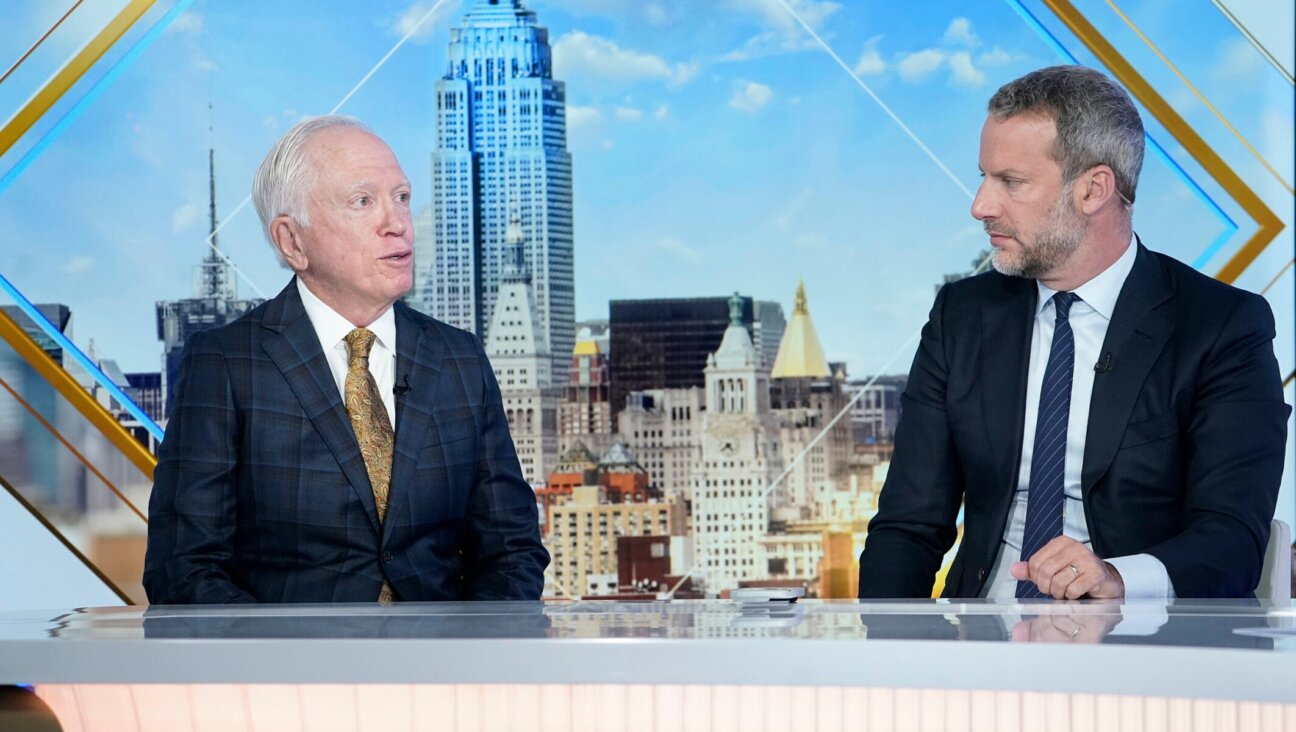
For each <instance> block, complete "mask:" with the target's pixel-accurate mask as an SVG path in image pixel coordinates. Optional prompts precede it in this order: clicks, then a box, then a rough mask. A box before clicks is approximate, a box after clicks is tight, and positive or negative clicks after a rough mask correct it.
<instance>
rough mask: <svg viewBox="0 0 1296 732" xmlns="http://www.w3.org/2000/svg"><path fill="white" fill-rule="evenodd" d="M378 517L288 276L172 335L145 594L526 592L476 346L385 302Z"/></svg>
mask: <svg viewBox="0 0 1296 732" xmlns="http://www.w3.org/2000/svg"><path fill="white" fill-rule="evenodd" d="M394 307H395V315H396V352H397V355H396V371H395V373H396V375H397V379H398V383H400V382H402V381H404V378H405V377H406V376H407V375H408V379H409V380H408V385H409V390H408V391H407V392H406V393H404V394H401V395H397V396H396V448H395V457H394V460H393V466H392V484H391V491H390V494H389V503H388V512H387V517H386V521H385V522H383V523H382V524H381V525H380V524H379V522H378V515H377V510H376V508H375V506H374V499H373V490H372V489H371V487H370V485H369V478H368V475H367V473H366V472H365V466H364V460H363V459H362V458H361V456H360V448H359V446H358V445H357V443H356V439H355V434H354V432H353V431H352V429H351V423H350V421H349V420H348V418H347V414H346V409H345V407H344V406H343V404H342V398H341V395H340V394H339V393H338V388H337V383H336V382H335V381H334V380H333V375H332V373H331V372H330V371H329V367H328V363H327V362H326V360H325V358H324V353H323V350H322V349H321V347H320V343H319V338H318V336H317V335H316V333H315V329H314V326H312V324H311V322H310V319H309V318H308V317H307V315H306V311H305V309H304V308H303V307H302V303H301V297H300V295H299V294H298V291H297V286H296V282H295V281H293V282H290V283H289V284H288V287H286V288H285V289H284V291H283V292H281V293H280V294H279V296H278V297H276V298H274V299H273V300H269V301H267V302H265V303H264V304H262V305H261V306H259V307H257V308H256V309H254V310H252V311H251V312H249V313H247V314H246V315H244V316H243V317H242V318H239V319H238V320H237V321H235V322H233V323H231V324H229V325H227V326H224V327H222V328H217V329H215V330H211V331H207V332H204V333H198V334H196V335H194V336H193V337H191V338H190V339H189V341H188V343H187V344H186V346H185V353H184V356H183V358H182V359H181V365H180V373H179V379H178V382H177V386H176V391H175V400H174V403H173V405H172V406H171V420H170V423H169V424H168V426H167V432H166V439H165V440H164V441H163V442H162V446H161V449H160V450H159V453H158V466H157V470H156V473H155V476H154V484H153V494H152V497H151V498H150V500H149V534H148V553H147V556H146V559H145V567H144V587H145V590H146V591H147V593H148V598H149V601H150V602H151V603H154V604H180V603H230V602H372V601H374V600H376V599H377V597H378V590H379V588H380V587H381V585H382V582H383V579H384V578H386V579H387V580H388V581H390V582H391V585H392V587H393V588H394V589H395V591H396V593H397V595H398V596H399V597H400V598H401V599H404V600H463V599H479V600H535V599H538V598H539V597H540V593H541V590H542V588H543V585H544V579H543V573H544V569H545V566H546V565H547V564H548V563H549V554H548V552H546V551H545V549H544V547H543V546H542V545H541V542H540V533H539V526H538V521H537V511H536V502H535V495H534V493H533V492H532V490H531V488H530V486H528V485H527V483H526V482H525V481H524V480H523V478H522V472H521V469H520V467H519V465H518V459H517V454H516V452H515V451H514V448H513V441H512V439H511V437H510V436H509V432H508V423H507V421H506V419H505V416H504V412H503V408H502V406H501V402H500V393H499V386H498V385H497V384H496V382H495V377H494V374H493V373H492V371H491V367H490V364H489V362H488V361H487V359H486V354H485V353H484V352H483V351H482V349H481V346H480V345H479V344H478V342H477V340H476V338H474V337H473V336H472V335H471V334H469V333H466V332H464V331H462V330H459V329H457V328H452V327H450V326H448V325H446V324H444V323H441V322H439V321H436V320H433V319H432V318H429V317H427V316H424V315H422V314H420V313H418V312H415V311H413V310H411V309H410V308H409V307H407V306H406V305H405V304H404V303H401V302H397V303H396V304H395V306H394Z"/></svg>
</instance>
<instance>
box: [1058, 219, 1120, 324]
mask: <svg viewBox="0 0 1296 732" xmlns="http://www.w3.org/2000/svg"><path fill="white" fill-rule="evenodd" d="M1137 256H1138V240H1137V239H1136V238H1135V237H1134V236H1133V235H1130V243H1129V246H1127V247H1125V253H1124V254H1122V255H1120V257H1119V258H1118V259H1117V260H1116V261H1115V262H1112V264H1111V266H1110V267H1108V268H1107V269H1105V270H1103V271H1102V272H1100V273H1099V274H1098V276H1097V277H1094V278H1093V279H1091V280H1089V281H1088V282H1086V283H1084V284H1083V285H1080V286H1079V287H1077V288H1076V289H1075V290H1074V292H1075V294H1076V295H1078V296H1079V297H1080V299H1081V300H1083V301H1084V302H1085V303H1086V304H1087V305H1089V307H1091V308H1093V310H1094V312H1096V313H1098V314H1099V315H1101V316H1103V317H1104V318H1106V319H1107V320H1111V318H1112V313H1113V312H1114V311H1115V310H1116V300H1117V298H1119V297H1120V292H1121V288H1122V287H1124V286H1125V280H1126V279H1127V278H1128V277H1129V273H1130V271H1132V270H1133V269H1134V260H1135V258H1136V257H1137ZM1035 286H1036V287H1037V288H1038V289H1039V300H1038V301H1037V303H1036V305H1035V315H1036V316H1038V315H1039V314H1040V313H1042V312H1044V306H1046V305H1048V303H1049V301H1050V300H1051V299H1052V298H1053V295H1055V294H1057V292H1058V291H1057V290H1054V289H1053V288H1051V287H1049V286H1048V285H1045V284H1044V283H1043V282H1040V281H1039V280H1035Z"/></svg>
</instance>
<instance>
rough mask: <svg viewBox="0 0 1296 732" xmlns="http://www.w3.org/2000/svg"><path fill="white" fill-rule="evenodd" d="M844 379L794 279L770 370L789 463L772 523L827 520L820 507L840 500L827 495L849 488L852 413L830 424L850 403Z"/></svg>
mask: <svg viewBox="0 0 1296 732" xmlns="http://www.w3.org/2000/svg"><path fill="white" fill-rule="evenodd" d="M845 382H846V373H845V368H844V367H840V366H839V367H838V368H833V365H832V364H830V363H829V362H828V359H827V358H825V357H824V350H823V346H822V345H821V344H820V342H819V334H818V333H817V332H816V330H815V325H814V320H813V319H812V318H811V317H810V306H809V304H808V302H807V300H806V293H805V284H804V283H802V282H798V283H797V290H796V300H795V302H794V304H793V306H792V320H791V321H790V322H789V323H788V325H787V329H786V330H784V331H783V341H782V343H780V344H779V350H778V356H777V357H776V358H775V359H774V368H773V370H772V371H771V372H770V406H771V408H772V409H773V410H774V414H775V415H777V416H778V418H779V423H780V434H779V445H780V447H781V449H782V451H783V459H784V461H785V462H786V463H787V464H788V465H789V466H790V467H791V470H790V471H789V472H788V474H787V476H786V477H785V478H784V480H783V483H782V485H780V487H779V488H778V489H777V490H776V491H774V493H773V494H772V496H771V499H772V500H771V504H772V511H773V517H774V519H775V520H776V521H779V522H783V523H787V522H795V521H805V520H811V519H822V518H825V516H824V510H823V506H825V505H832V503H833V502H834V501H833V499H835V498H840V497H839V496H833V495H830V494H831V493H834V492H837V491H840V490H845V489H846V488H847V485H848V481H847V478H846V468H847V461H848V460H849V458H850V450H851V422H850V415H849V414H844V415H842V418H841V419H839V420H838V421H837V422H836V423H835V424H833V425H832V427H831V428H829V427H828V425H829V423H831V422H832V420H833V418H835V417H836V416H837V415H838V414H839V413H840V412H842V411H843V410H844V409H845V408H846V404H847V403H848V401H849V397H848V395H847V393H846V391H845ZM824 430H827V433H826V434H822V436H821V433H824ZM802 453H804V455H803V454H802ZM838 502H839V501H838Z"/></svg>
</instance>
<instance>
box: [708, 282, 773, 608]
mask: <svg viewBox="0 0 1296 732" xmlns="http://www.w3.org/2000/svg"><path fill="white" fill-rule="evenodd" d="M769 389H770V386H769V367H768V366H766V365H765V363H764V358H763V357H762V356H761V354H760V352H759V351H758V350H756V347H755V346H754V345H753V344H752V338H751V334H749V333H748V332H747V328H746V326H745V325H744V323H743V298H742V297H741V296H739V295H738V294H737V293H735V294H734V296H733V297H732V298H731V299H730V301H729V327H728V329H727V330H725V333H724V338H723V340H721V342H720V348H719V349H717V350H716V351H715V353H713V354H711V355H710V356H709V357H708V358H707V367H706V411H705V412H703V413H702V430H701V432H702V457H701V460H700V461H699V464H698V466H697V467H696V468H695V469H694V471H693V476H692V479H693V530H694V541H695V543H696V547H697V564H698V566H699V569H700V572H699V573H700V574H701V576H702V577H704V578H705V582H706V587H707V592H709V593H713V592H720V591H722V590H726V589H733V588H735V587H737V586H738V583H739V582H741V581H743V580H752V579H760V578H764V577H766V576H767V575H768V574H769V568H768V566H767V562H766V557H765V551H764V548H763V546H762V544H761V542H760V538H761V537H762V536H764V535H765V533H766V531H767V529H768V526H769V502H768V497H767V496H766V489H767V488H768V487H769V486H770V485H771V484H772V483H773V481H774V479H775V478H777V477H778V475H779V473H780V472H782V469H783V456H782V452H781V450H780V449H779V444H778V437H779V428H778V423H777V420H776V419H775V418H774V417H773V415H772V414H771V413H770V391H769Z"/></svg>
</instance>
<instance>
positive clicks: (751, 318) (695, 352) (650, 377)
mask: <svg viewBox="0 0 1296 732" xmlns="http://www.w3.org/2000/svg"><path fill="white" fill-rule="evenodd" d="M608 309H609V314H610V316H611V319H610V325H609V328H610V330H611V344H610V346H609V350H610V356H609V358H610V363H611V365H610V370H609V376H610V378H611V380H612V397H611V398H612V412H613V413H614V414H616V413H619V412H620V411H621V410H622V409H625V408H626V406H627V405H626V396H627V395H628V394H630V392H633V391H644V390H647V389H687V388H689V387H692V386H699V387H700V386H702V385H703V383H704V382H705V379H704V376H703V371H704V370H705V369H706V365H707V356H708V355H709V354H711V353H713V352H714V351H715V350H716V348H717V347H719V345H720V341H721V340H722V339H723V338H724V334H725V331H726V330H727V329H728V328H729V321H730V318H729V298H727V297H699V298H684V299H680V298H663V299H654V300H613V301H612V302H611V303H609V304H608ZM741 315H742V325H743V327H745V328H746V329H747V333H748V336H749V337H748V340H750V341H751V342H752V345H753V346H754V347H755V348H756V352H757V354H758V355H759V356H760V359H761V362H762V363H763V364H764V365H765V370H766V371H768V370H769V368H770V365H771V364H772V363H774V355H775V354H777V353H778V347H779V343H780V341H781V340H782V339H783V328H784V326H785V323H784V317H783V307H782V306H781V305H779V304H778V303H776V302H761V301H756V300H753V299H752V298H750V297H743V298H742V313H741Z"/></svg>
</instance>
